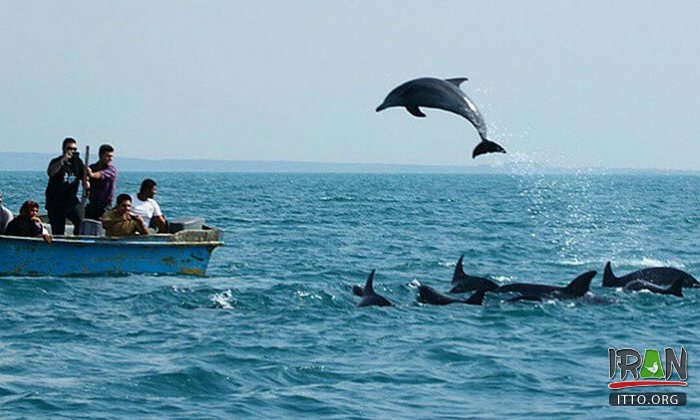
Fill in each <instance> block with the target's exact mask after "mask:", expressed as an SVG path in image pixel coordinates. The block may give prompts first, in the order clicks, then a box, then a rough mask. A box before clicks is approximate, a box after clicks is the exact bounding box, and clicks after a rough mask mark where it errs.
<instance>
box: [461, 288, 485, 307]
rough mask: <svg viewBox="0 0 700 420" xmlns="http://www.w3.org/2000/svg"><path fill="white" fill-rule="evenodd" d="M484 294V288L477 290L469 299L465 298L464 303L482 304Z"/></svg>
mask: <svg viewBox="0 0 700 420" xmlns="http://www.w3.org/2000/svg"><path fill="white" fill-rule="evenodd" d="M485 294H486V290H485V289H481V290H477V291H476V292H474V294H473V295H471V296H470V297H469V299H467V300H465V301H464V303H466V304H467V305H482V304H483V303H484V295H485Z"/></svg>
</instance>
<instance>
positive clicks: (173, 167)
mask: <svg viewBox="0 0 700 420" xmlns="http://www.w3.org/2000/svg"><path fill="white" fill-rule="evenodd" d="M56 156H57V154H51V153H33V152H0V171H44V170H46V167H47V165H48V163H49V161H50V160H51V159H52V158H54V157H56ZM91 161H93V162H94V159H91ZM115 164H116V165H117V167H118V168H119V170H120V171H123V172H175V171H177V172H252V173H255V172H258V173H261V172H282V173H287V172H289V173H387V174H391V173H404V174H409V173H417V174H423V173H424V174H431V173H432V174H513V173H523V174H527V173H543V174H557V173H581V172H582V173H592V174H596V173H600V174H615V173H629V174H641V173H654V174H671V173H679V174H698V173H700V172H699V171H688V170H673V169H625V168H614V169H609V168H560V167H552V166H545V165H541V164H536V163H523V162H519V163H513V162H506V163H504V164H502V165H484V164H481V165H476V166H467V165H464V166H450V165H419V164H394V163H343V162H295V161H253V160H205V159H201V160H198V159H140V158H131V157H119V156H118V157H117V158H116V159H115Z"/></svg>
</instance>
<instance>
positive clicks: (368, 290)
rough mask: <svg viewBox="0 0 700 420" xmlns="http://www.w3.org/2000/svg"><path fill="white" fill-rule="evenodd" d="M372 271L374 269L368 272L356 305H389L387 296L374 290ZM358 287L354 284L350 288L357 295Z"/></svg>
mask: <svg viewBox="0 0 700 420" xmlns="http://www.w3.org/2000/svg"><path fill="white" fill-rule="evenodd" d="M374 272H375V270H372V272H371V273H369V276H368V277H367V282H366V283H365V287H364V289H362V290H361V292H362V294H361V295H360V296H362V300H361V301H360V303H358V304H357V306H358V307H363V306H391V302H389V301H388V300H387V298H385V297H384V296H382V295H378V294H377V293H375V292H374ZM359 289H360V288H359V287H357V286H355V287H353V288H352V291H353V293H354V294H356V295H357V294H358V292H360V290H359Z"/></svg>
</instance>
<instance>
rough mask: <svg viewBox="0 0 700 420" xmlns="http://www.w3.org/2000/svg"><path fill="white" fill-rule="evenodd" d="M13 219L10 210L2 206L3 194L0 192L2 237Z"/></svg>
mask: <svg viewBox="0 0 700 420" xmlns="http://www.w3.org/2000/svg"><path fill="white" fill-rule="evenodd" d="M13 217H14V216H13V215H12V212H11V211H10V209H8V208H7V207H5V206H3V205H2V192H0V235H3V234H4V233H5V229H7V225H8V224H9V223H10V221H11V220H12V218H13Z"/></svg>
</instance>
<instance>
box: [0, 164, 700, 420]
mask: <svg viewBox="0 0 700 420" xmlns="http://www.w3.org/2000/svg"><path fill="white" fill-rule="evenodd" d="M146 177H152V178H154V179H155V180H156V182H157V183H158V191H159V193H158V195H157V197H156V198H157V200H158V201H159V203H160V204H161V207H162V209H163V211H164V213H165V214H166V217H168V218H177V217H182V216H189V215H198V216H203V217H204V218H205V219H206V222H207V223H208V224H210V225H213V226H217V227H219V228H221V229H223V231H224V240H225V246H224V247H222V248H219V249H216V250H215V251H214V253H213V255H212V258H211V261H210V264H209V269H208V271H207V273H206V275H205V276H203V277H194V276H185V275H183V276H164V275H162V276H159V275H139V274H132V275H123V276H87V277H84V276H83V277H76V278H70V277H68V278H61V277H55V278H54V277H46V278H44V277H39V278H36V277H31V278H30V277H2V278H0V417H2V418H10V419H13V418H30V419H34V418H66V419H76V418H90V419H92V418H129V419H132V418H139V419H147V418H152V419H161V418H169V419H170V418H172V419H176V418H177V419H179V418H182V419H185V418H186V419H210V418H217V419H229V418H301V417H303V418H324V419H326V418H343V419H344V418H357V419H360V418H384V419H388V418H391V419H394V418H494V419H502V418H628V417H639V418H697V416H698V411H696V410H698V408H700V387H699V385H700V384H699V383H698V382H696V380H695V378H697V376H696V373H695V372H700V326H699V325H700V301H699V297H700V289H695V290H693V289H687V290H684V295H685V296H684V297H683V298H678V297H674V296H666V295H658V294H652V293H649V292H636V293H630V292H625V291H623V290H619V289H604V288H602V287H601V282H602V271H603V267H604V265H605V263H606V262H607V261H611V262H612V267H613V270H614V271H615V273H616V274H617V275H621V274H625V273H628V272H631V271H634V270H638V269H642V268H646V267H654V266H671V267H676V268H679V269H681V270H684V271H687V272H689V273H690V274H693V275H694V276H700V249H699V247H698V237H699V236H700V176H698V175H694V174H663V173H636V174H605V173H599V172H596V171H581V172H576V173H568V174H540V173H531V172H528V171H520V172H518V171H514V172H513V173H503V174H351V173H348V174H340V173H181V172H178V173H153V174H148V173H136V172H132V173H128V172H124V173H121V174H120V175H119V180H118V185H117V192H118V193H122V192H130V193H134V192H136V191H137V189H138V186H139V184H140V182H141V180H142V179H144V178H146ZM46 181H47V179H46V174H45V173H43V172H0V191H2V192H3V193H4V197H5V205H6V206H8V207H9V208H10V209H11V210H12V211H13V212H15V213H16V212H17V210H18V209H19V206H20V205H21V203H22V202H23V201H24V200H26V199H30V198H32V199H35V200H37V201H39V202H41V203H43V202H44V189H45V186H46ZM461 255H464V269H465V271H466V272H467V273H468V274H471V275H477V276H482V277H488V278H491V279H493V280H494V281H496V282H497V283H499V284H507V283H511V282H533V283H542V284H549V285H566V284H567V283H569V282H570V281H571V280H572V279H574V278H575V277H576V276H577V275H579V274H581V273H583V272H585V271H589V270H596V271H598V275H597V276H596V277H595V279H594V280H593V284H592V287H591V291H590V295H589V296H588V297H587V298H586V299H579V300H545V301H542V302H508V301H507V300H506V299H504V298H503V297H500V296H497V295H487V296H486V299H485V301H484V305H483V306H472V305H462V304H453V305H449V306H430V305H425V304H421V303H418V301H417V290H416V288H415V283H416V281H417V282H420V283H421V284H425V285H430V286H432V287H434V288H436V289H438V290H441V291H445V292H447V291H448V290H449V289H450V280H451V278H452V274H453V271H454V269H455V264H456V262H457V259H458V258H459V257H460V256H461ZM73 257H74V258H80V255H79V254H76V255H74V256H73ZM373 269H375V270H376V277H375V286H374V287H375V290H376V291H377V292H378V293H380V294H382V295H383V296H385V297H386V298H387V299H389V300H390V301H391V302H392V303H393V306H391V307H362V308H358V307H357V304H358V302H359V298H357V297H356V296H354V295H353V294H352V292H351V290H350V287H351V286H352V285H355V284H364V282H365V279H366V278H367V275H368V274H369V272H370V271H371V270H373ZM466 296H468V294H467V295H465V297H466ZM682 347H683V348H685V349H686V350H687V352H688V364H689V371H690V374H689V379H688V386H687V387H685V388H674V389H671V388H668V391H667V392H685V393H686V394H687V404H686V405H685V406H683V407H650V406H645V407H613V406H611V405H610V404H609V395H610V392H611V391H610V389H609V388H608V384H610V383H611V382H613V381H616V380H620V378H619V374H618V375H617V376H616V377H615V378H610V376H609V360H608V349H610V348H613V349H622V348H631V349H636V350H637V351H639V352H641V353H642V354H644V351H645V349H656V350H659V351H662V352H663V349H665V348H671V349H674V350H675V351H676V353H679V352H680V350H681V348H682ZM628 379H629V378H628ZM657 390H658V391H665V389H657ZM635 392H636V391H635Z"/></svg>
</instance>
